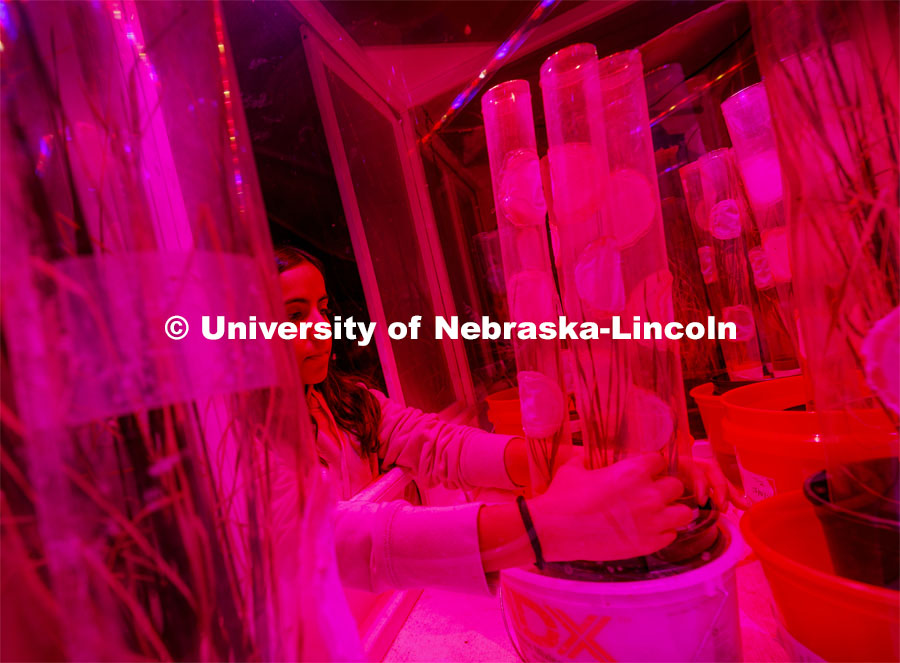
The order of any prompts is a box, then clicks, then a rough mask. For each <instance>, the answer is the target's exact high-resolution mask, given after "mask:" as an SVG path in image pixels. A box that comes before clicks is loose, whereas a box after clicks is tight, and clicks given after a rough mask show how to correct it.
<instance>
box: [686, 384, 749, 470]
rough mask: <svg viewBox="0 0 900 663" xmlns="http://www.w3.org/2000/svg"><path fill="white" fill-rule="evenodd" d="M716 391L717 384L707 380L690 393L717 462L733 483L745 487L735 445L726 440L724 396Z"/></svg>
mask: <svg viewBox="0 0 900 663" xmlns="http://www.w3.org/2000/svg"><path fill="white" fill-rule="evenodd" d="M715 391H716V386H715V385H714V384H713V383H712V382H707V383H706V384H701V385H699V386H697V387H694V388H693V389H691V391H690V395H691V398H693V399H694V401H696V403H697V407H698V408H699V409H700V417H701V418H702V419H703V428H704V429H705V430H706V437H707V439H708V440H709V444H710V446H711V447H712V450H713V454H714V455H715V457H716V462H717V463H718V464H719V467H720V468H722V472H723V473H724V474H725V476H726V477H727V478H728V480H729V481H730V482H731V483H733V484H734V485H735V486H737V487H739V488H743V484H742V479H741V472H740V469H739V468H738V463H737V457H736V456H735V454H734V445H733V444H729V443H728V442H726V441H725V434H724V432H723V430H722V419H724V417H725V406H724V405H722V396H721V395H720V394H716V393H715Z"/></svg>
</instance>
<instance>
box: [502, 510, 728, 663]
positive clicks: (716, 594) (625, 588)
mask: <svg viewBox="0 0 900 663" xmlns="http://www.w3.org/2000/svg"><path fill="white" fill-rule="evenodd" d="M719 523H720V524H719V527H720V530H721V532H722V536H726V537H728V545H727V547H726V549H725V551H724V552H723V553H722V555H721V556H719V557H718V558H716V559H714V560H712V561H711V562H709V563H708V564H706V565H704V566H702V567H700V568H697V569H693V570H690V571H686V572H684V573H680V574H678V575H674V576H670V577H667V578H659V579H656V580H641V581H635V582H581V581H577V580H564V579H559V578H551V577H548V576H543V575H540V574H538V573H534V572H532V571H528V570H524V569H511V570H508V571H504V572H503V573H502V574H501V576H500V578H501V579H500V592H501V597H502V600H503V613H504V619H505V620H506V621H507V623H508V624H509V626H510V628H511V630H512V635H513V638H514V640H515V642H514V644H515V645H516V646H517V648H518V650H519V652H520V654H521V655H522V656H523V657H524V659H525V660H528V661H739V660H741V631H740V618H739V616H738V602H737V582H736V579H735V567H736V566H737V564H738V562H739V561H740V560H741V558H742V557H743V554H744V544H743V541H742V540H741V537H740V534H739V533H738V530H737V527H735V526H734V525H733V524H732V523H730V522H727V521H725V520H724V519H721V518H720V520H719Z"/></svg>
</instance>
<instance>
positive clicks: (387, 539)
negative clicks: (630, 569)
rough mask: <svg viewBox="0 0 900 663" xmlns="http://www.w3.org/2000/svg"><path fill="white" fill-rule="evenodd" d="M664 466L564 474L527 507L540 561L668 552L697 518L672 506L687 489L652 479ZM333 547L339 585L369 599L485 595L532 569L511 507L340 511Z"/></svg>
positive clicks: (658, 460)
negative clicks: (390, 592) (510, 571)
mask: <svg viewBox="0 0 900 663" xmlns="http://www.w3.org/2000/svg"><path fill="white" fill-rule="evenodd" d="M664 466H665V463H664V461H663V459H662V457H661V456H659V455H651V456H643V457H638V458H632V459H629V460H627V461H623V462H621V463H617V464H616V465H613V466H610V467H606V468H603V469H600V470H586V469H584V468H583V467H581V466H580V462H579V461H577V460H575V461H573V462H570V463H569V464H567V465H565V466H564V467H563V468H561V469H560V471H559V472H558V473H557V476H556V477H555V478H554V480H553V482H552V483H551V484H550V488H549V489H548V490H547V492H546V493H544V494H543V495H541V496H539V497H536V498H533V499H530V500H528V501H527V505H528V508H529V511H530V512H531V516H532V520H533V521H534V526H535V529H536V531H537V535H538V538H539V539H540V542H541V547H542V550H543V555H544V559H545V560H547V561H549V562H553V561H566V560H572V559H587V560H597V561H604V560H610V559H624V558H628V557H634V556H637V555H644V554H649V553H652V552H655V551H656V550H659V549H660V548H662V547H664V546H666V545H668V544H669V543H671V541H672V540H673V539H674V538H675V529H677V528H678V527H681V526H683V525H685V524H687V523H688V522H689V521H690V520H691V518H692V517H693V514H692V512H691V510H690V509H689V508H687V507H686V506H684V505H670V503H671V502H672V501H673V500H674V499H676V498H677V497H678V496H679V495H680V494H681V492H682V490H683V486H682V484H681V482H680V481H679V480H678V479H675V478H672V477H663V478H659V479H657V478H655V477H656V475H658V474H659V473H660V472H661V471H662V470H663V468H664ZM335 538H336V542H337V559H338V567H339V569H340V573H341V578H342V579H343V581H344V582H345V583H347V584H348V585H350V586H352V587H356V588H359V589H365V590H368V591H373V592H379V591H384V590H386V589H404V588H410V587H442V588H445V589H452V590H456V591H463V592H470V593H482V594H485V593H488V592H489V591H490V588H491V585H492V584H493V581H494V580H495V579H496V575H495V573H496V572H497V571H500V570H502V569H505V568H512V567H521V566H527V565H528V564H531V563H533V562H534V561H535V559H534V551H533V550H532V548H531V543H530V541H529V539H528V536H527V535H526V532H525V527H524V525H523V524H522V519H521V516H520V514H519V512H518V507H517V506H516V505H515V504H499V505H486V506H485V505H481V504H463V505H459V506H452V507H414V506H410V505H409V504H407V503H405V502H401V501H397V502H388V503H371V502H353V501H350V502H341V503H340V504H339V505H338V512H337V524H336V536H335Z"/></svg>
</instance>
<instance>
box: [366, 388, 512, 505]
mask: <svg viewBox="0 0 900 663" xmlns="http://www.w3.org/2000/svg"><path fill="white" fill-rule="evenodd" d="M372 393H373V394H374V395H375V397H376V398H377V399H378V402H379V404H380V405H381V412H382V422H381V428H380V429H379V440H380V447H379V449H378V455H379V457H380V458H382V460H383V461H384V464H385V466H388V467H389V466H397V467H402V468H404V469H407V470H410V471H411V472H412V473H413V474H414V475H415V476H416V477H417V478H418V479H419V481H420V483H422V484H424V485H425V486H428V485H434V484H438V483H440V484H443V485H444V486H447V487H448V488H463V489H466V490H470V489H473V488H501V489H505V490H514V489H515V488H517V487H520V486H522V485H526V483H527V472H528V463H527V457H526V456H524V449H525V442H524V440H521V439H520V441H519V442H518V443H516V444H515V445H513V448H512V450H511V451H510V452H509V455H508V454H507V451H508V449H509V443H510V441H511V440H513V439H514V436H512V435H493V434H491V433H486V432H485V431H483V430H480V429H478V428H472V427H470V426H460V425H455V424H450V423H447V422H446V421H443V420H441V419H440V418H439V417H438V416H436V415H434V414H425V413H423V412H422V411H420V410H417V409H415V408H411V407H403V406H402V405H399V404H398V403H395V402H393V401H391V400H390V399H388V398H387V397H386V396H384V394H382V393H380V392H378V391H376V390H372ZM523 458H524V464H522V459H523ZM507 459H508V460H509V464H508V463H507ZM523 467H524V473H523V472H522V468H523ZM510 470H511V472H510ZM514 475H515V476H514ZM523 477H525V478H526V480H525V481H523V482H521V483H520V480H521V479H522V478H523Z"/></svg>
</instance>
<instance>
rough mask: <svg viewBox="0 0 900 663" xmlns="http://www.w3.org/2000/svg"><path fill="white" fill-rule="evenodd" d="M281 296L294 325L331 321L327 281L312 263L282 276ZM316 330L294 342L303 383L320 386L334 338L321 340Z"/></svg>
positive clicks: (287, 271) (290, 270)
mask: <svg viewBox="0 0 900 663" xmlns="http://www.w3.org/2000/svg"><path fill="white" fill-rule="evenodd" d="M280 281H281V293H282V295H283V297H284V307H285V309H287V315H288V320H290V321H291V322H293V323H294V324H299V323H301V322H312V323H313V324H315V323H317V322H326V323H328V324H331V323H330V322H329V321H328V315H327V314H328V295H327V294H326V293H325V279H324V278H322V274H321V273H320V272H319V270H318V269H316V268H315V267H314V266H312V265H310V264H309V263H304V264H302V265H298V266H297V267H292V268H291V269H288V270H286V271H284V272H282V273H281V274H280ZM312 332H313V329H310V330H309V332H308V333H307V338H306V339H302V338H300V337H299V336H298V337H297V338H295V339H294V353H295V354H296V356H297V365H298V366H299V367H300V377H301V378H302V379H303V384H305V385H311V384H319V383H320V382H323V381H324V380H325V377H326V376H327V375H328V359H329V357H330V356H331V339H328V340H325V341H320V340H318V339H316V338H314V337H313V335H312Z"/></svg>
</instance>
